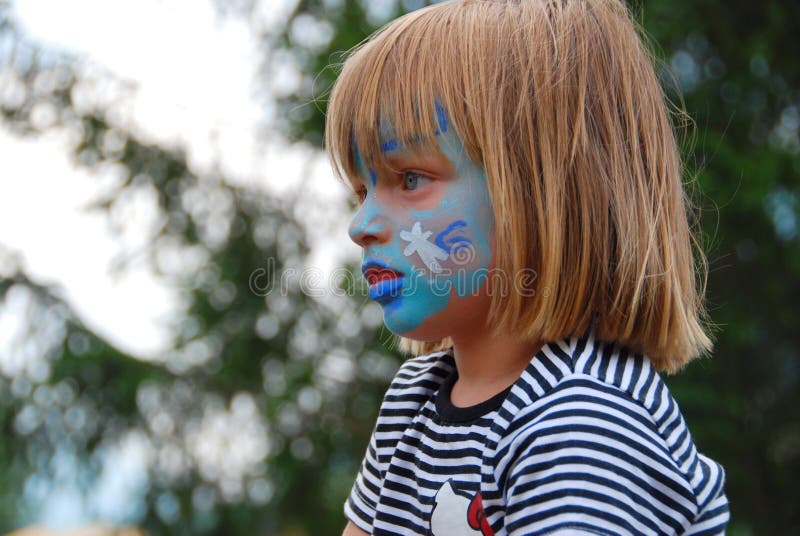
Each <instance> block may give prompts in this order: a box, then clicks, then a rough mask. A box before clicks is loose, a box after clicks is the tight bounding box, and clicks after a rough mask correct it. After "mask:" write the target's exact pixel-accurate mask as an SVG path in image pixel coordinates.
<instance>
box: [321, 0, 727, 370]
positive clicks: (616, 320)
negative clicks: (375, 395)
mask: <svg viewBox="0 0 800 536" xmlns="http://www.w3.org/2000/svg"><path fill="white" fill-rule="evenodd" d="M438 105H441V106H442V107H443V108H444V109H445V110H446V112H447V114H448V119H449V124H450V125H451V126H452V128H454V129H455V132H456V133H457V135H458V136H459V138H460V140H461V141H462V143H463V145H464V148H465V149H466V151H467V154H468V155H469V157H470V158H471V159H472V160H473V161H474V162H476V163H478V164H480V165H482V166H483V168H484V169H485V171H486V176H487V180H488V188H489V192H490V195H491V199H492V205H493V211H494V215H495V252H494V255H495V257H494V261H495V266H496V268H497V269H499V270H503V271H505V273H507V274H515V273H520V270H528V271H530V270H531V269H532V270H534V271H535V273H536V274H537V277H536V285H537V291H536V292H535V293H533V295H530V294H531V293H526V295H522V293H514V292H511V293H506V295H500V294H494V295H493V296H492V303H491V308H490V312H489V320H490V323H491V325H492V327H493V328H495V329H500V328H502V329H503V330H507V331H511V332H514V333H520V334H522V335H523V336H524V337H525V338H527V339H528V340H531V341H541V342H544V341H552V340H559V339H562V338H565V337H573V336H581V335H583V334H585V333H587V331H588V330H589V329H594V331H595V336H596V337H597V338H599V339H601V340H607V341H617V342H618V343H620V344H623V345H625V346H627V347H628V348H630V349H631V350H633V351H635V352H639V353H644V354H647V355H648V356H649V357H650V359H651V360H652V361H653V363H654V364H655V366H656V367H657V368H658V369H659V370H663V371H666V372H675V371H676V370H678V369H679V368H680V367H681V366H682V365H684V364H685V363H686V362H688V361H689V360H691V359H693V358H695V357H697V356H698V355H701V354H702V353H704V352H708V351H709V350H710V349H711V346H712V342H711V339H710V338H709V336H708V335H707V334H706V331H705V329H706V328H705V327H704V326H705V325H709V321H708V319H707V316H706V312H705V310H704V307H703V294H704V290H705V279H706V274H707V263H706V261H705V257H704V256H703V253H702V250H701V248H700V245H699V241H698V240H697V237H696V236H695V235H694V234H693V232H692V231H691V230H690V225H689V215H690V208H691V203H690V200H689V198H688V196H687V195H686V193H685V191H684V189H683V184H682V176H681V174H682V165H681V160H680V155H679V151H678V147H677V143H676V135H675V133H674V131H673V127H672V124H671V122H670V113H669V108H668V101H667V99H666V97H665V95H664V93H663V91H662V88H661V86H660V84H659V80H658V77H657V76H656V73H655V69H654V60H653V58H652V56H651V54H650V53H649V52H648V49H647V48H646V47H645V45H644V43H643V37H642V34H641V31H640V30H639V27H638V25H637V24H636V23H635V21H634V20H633V18H632V16H631V14H630V13H629V11H628V9H627V8H626V6H625V5H624V3H623V2H622V1H620V0H516V1H514V0H463V1H451V2H443V3H439V4H434V5H432V6H429V7H426V8H423V9H419V10H417V11H414V12H411V13H409V14H407V15H405V16H403V17H400V18H398V19H396V20H394V21H392V22H391V23H389V24H387V25H386V26H384V27H383V28H382V29H380V30H379V31H377V32H376V33H375V34H374V35H373V36H371V37H370V38H369V39H367V40H366V41H365V42H364V43H362V44H361V45H359V46H357V47H356V48H355V49H353V50H352V51H350V53H349V55H348V57H347V60H346V61H345V63H344V65H343V67H342V70H341V74H340V75H339V77H338V79H337V82H336V84H335V85H334V88H333V90H332V93H331V97H330V101H329V106H328V117H327V124H326V130H325V143H326V149H327V151H328V153H329V155H330V157H331V160H332V163H333V167H334V169H335V171H336V173H337V175H338V176H339V177H340V178H344V179H345V180H347V179H350V180H355V179H356V178H357V177H358V170H357V165H356V162H355V155H354V153H355V151H354V148H355V147H358V149H359V152H360V154H361V156H362V158H363V159H364V161H365V162H366V163H368V164H370V165H375V166H378V167H382V166H384V165H387V164H386V163H385V161H384V160H383V158H384V157H383V154H382V152H381V150H380V135H381V132H380V131H381V125H382V124H386V122H388V123H391V125H393V126H394V129H395V130H394V134H395V137H396V138H397V139H398V140H399V141H400V142H401V143H404V144H405V145H407V146H408V147H415V146H419V145H420V142H419V140H421V139H422V140H425V139H427V140H433V139H434V137H435V133H436V132H437V131H436V129H437V126H438V125H437V113H436V107H437V106H438ZM431 145H432V146H433V147H432V148H433V149H434V150H436V151H438V150H439V148H438V145H437V144H435V143H433V144H431ZM695 254H696V258H695ZM529 273H530V272H529ZM449 344H451V342H450V341H449V340H444V341H439V342H418V341H416V342H412V341H407V340H406V341H402V346H403V347H404V349H406V350H410V351H412V352H415V353H419V352H428V351H433V350H435V349H439V348H442V347H444V346H447V345H449Z"/></svg>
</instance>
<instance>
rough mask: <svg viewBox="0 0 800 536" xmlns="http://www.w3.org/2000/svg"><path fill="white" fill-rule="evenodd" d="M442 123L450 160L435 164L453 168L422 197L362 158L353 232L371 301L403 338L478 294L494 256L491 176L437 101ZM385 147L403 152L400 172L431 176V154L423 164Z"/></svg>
mask: <svg viewBox="0 0 800 536" xmlns="http://www.w3.org/2000/svg"><path fill="white" fill-rule="evenodd" d="M437 120H438V123H439V129H437V137H436V141H437V142H438V143H439V147H440V148H441V149H442V152H443V153H444V157H445V158H444V159H442V158H441V157H439V161H436V162H434V163H433V164H432V167H433V168H435V169H443V168H447V169H448V170H449V172H448V176H446V177H442V176H437V177H431V178H430V180H429V182H427V183H425V184H424V185H423V187H422V188H424V190H423V191H422V194H421V196H417V197H415V195H416V193H418V192H416V191H413V193H410V192H409V191H406V190H402V189H399V188H398V187H397V178H396V177H392V176H389V175H387V176H384V175H383V174H380V175H379V174H377V173H375V172H374V171H373V170H371V169H367V168H366V166H364V164H363V162H361V161H360V160H358V164H359V166H360V169H361V173H362V176H363V177H365V178H366V177H368V180H367V181H365V188H366V190H367V195H366V197H365V199H364V202H363V203H362V205H361V206H360V208H359V210H358V211H357V212H356V214H355V216H354V217H353V220H352V222H351V226H350V235H351V237H352V238H353V240H354V241H355V242H356V243H358V244H359V245H361V246H362V247H363V248H364V260H363V271H364V275H365V277H366V278H367V281H368V283H369V284H370V298H371V299H373V300H376V301H377V302H378V303H380V304H381V306H382V308H383V312H384V321H385V323H386V326H387V327H388V328H389V329H390V330H391V331H392V332H394V333H397V334H402V335H409V333H411V332H413V331H414V330H415V329H416V328H418V327H419V326H420V325H421V324H422V323H423V322H425V321H426V320H427V319H431V318H433V317H435V316H436V315H437V314H438V313H440V312H442V311H443V310H444V309H445V308H446V307H447V305H448V303H450V302H451V301H452V300H461V299H463V298H465V297H467V296H469V295H472V294H477V293H478V292H479V291H480V289H481V287H482V285H484V284H485V282H486V273H487V272H488V268H489V265H490V263H491V259H492V244H491V242H492V235H493V229H494V214H493V212H492V207H491V200H490V197H489V191H488V185H487V182H486V176H485V173H484V172H483V170H482V169H481V168H479V167H478V166H476V165H475V164H474V163H473V162H472V161H470V160H469V158H468V157H467V155H466V153H465V151H464V149H463V147H462V145H461V142H460V140H459V139H458V137H457V136H456V135H455V133H454V132H453V131H452V130H449V129H448V121H447V116H446V114H445V113H444V110H443V109H441V108H440V107H438V106H437ZM382 149H383V150H384V152H385V153H386V154H387V157H394V156H395V155H397V157H398V159H399V162H401V164H402V165H400V168H401V170H403V169H408V170H410V171H413V172H414V173H416V174H419V175H421V176H425V175H426V171H427V170H428V168H427V166H429V160H430V159H428V161H426V159H425V158H423V159H421V160H422V161H421V162H418V160H420V159H418V158H417V157H416V156H415V155H413V153H412V152H411V151H409V150H407V149H405V148H403V147H402V146H401V144H400V143H399V142H397V140H396V139H394V138H391V137H390V138H389V139H388V141H385V142H383V143H382ZM434 160H435V159H434ZM418 164H419V165H418ZM431 175H433V174H431ZM393 181H394V182H393ZM419 188H420V187H418V189H419ZM465 303H466V302H465ZM412 335H413V334H412ZM446 335H447V334H443V336H446Z"/></svg>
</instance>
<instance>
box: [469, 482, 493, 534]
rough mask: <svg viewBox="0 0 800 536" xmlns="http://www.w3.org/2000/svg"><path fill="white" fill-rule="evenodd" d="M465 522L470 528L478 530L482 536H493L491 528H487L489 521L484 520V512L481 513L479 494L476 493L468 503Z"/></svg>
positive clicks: (481, 501) (481, 503)
mask: <svg viewBox="0 0 800 536" xmlns="http://www.w3.org/2000/svg"><path fill="white" fill-rule="evenodd" d="M467 521H468V522H469V526H470V527H472V528H473V529H475V530H480V531H481V534H483V536H494V532H492V527H491V526H489V521H488V520H487V519H486V512H484V511H483V499H482V498H481V494H480V492H478V493H476V494H475V496H474V497H473V498H472V501H471V502H470V503H469V510H467Z"/></svg>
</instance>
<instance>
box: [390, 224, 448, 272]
mask: <svg viewBox="0 0 800 536" xmlns="http://www.w3.org/2000/svg"><path fill="white" fill-rule="evenodd" d="M431 234H433V233H432V232H431V231H424V232H423V231H422V224H421V223H420V222H415V223H414V226H413V227H411V232H408V231H400V238H402V239H403V240H405V241H406V242H408V245H407V246H406V249H404V250H403V255H405V256H406V257H408V256H410V255H413V254H414V253H416V254H417V255H419V258H420V259H422V262H423V263H425V266H427V267H428V269H429V270H430V271H431V272H433V273H434V274H440V273H442V266H441V265H440V264H439V260H446V259H447V257H448V256H449V255H448V253H447V252H446V251H445V250H443V249H442V248H440V247H439V246H437V245H436V244H433V243H431V242H429V241H428V238H429V237H430V236H431Z"/></svg>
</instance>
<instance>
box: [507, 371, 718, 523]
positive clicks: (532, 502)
mask: <svg viewBox="0 0 800 536" xmlns="http://www.w3.org/2000/svg"><path fill="white" fill-rule="evenodd" d="M551 397H552V399H553V400H552V401H551V402H549V403H548V404H546V405H545V406H544V409H543V410H542V411H541V413H540V414H538V415H536V416H535V417H534V418H531V420H530V422H529V423H528V424H527V425H526V426H525V427H523V428H522V429H521V430H520V432H519V433H518V434H517V435H516V437H515V439H514V441H513V444H512V448H511V449H510V451H511V453H510V456H511V457H510V461H509V464H508V466H507V471H506V476H505V479H504V493H505V502H506V516H505V526H506V529H507V531H508V533H509V534H510V535H523V534H525V535H533V534H561V533H567V532H570V531H571V533H585V534H604V535H615V536H616V535H623V534H631V535H633V534H636V535H640V534H683V533H685V532H686V531H687V529H689V527H692V526H696V520H697V519H698V516H700V515H701V512H700V508H699V506H698V502H697V498H696V494H695V489H694V488H693V486H692V484H691V483H690V482H689V480H688V479H687V476H686V474H685V473H684V471H683V470H681V468H680V467H679V466H678V464H677V463H676V462H675V461H674V459H673V456H672V454H671V453H670V451H669V449H668V448H667V446H666V443H665V441H664V440H663V439H662V437H661V434H660V432H659V430H658V428H657V426H656V425H655V424H654V421H653V419H652V418H651V417H650V415H649V414H648V413H647V411H646V410H644V409H643V408H642V407H641V406H640V405H639V404H637V403H636V402H635V401H633V400H631V399H630V397H628V396H627V395H626V393H623V392H620V391H615V390H614V389H610V388H607V387H600V388H598V387H597V386H592V385H590V384H588V382H583V383H581V382H568V383H567V384H565V385H563V386H560V387H559V388H558V389H557V390H556V392H554V393H551ZM723 497H724V496H723ZM726 504H727V503H726ZM717 506H721V504H718V505H717ZM703 533H705V532H703ZM712 533H713V532H712Z"/></svg>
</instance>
